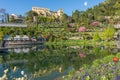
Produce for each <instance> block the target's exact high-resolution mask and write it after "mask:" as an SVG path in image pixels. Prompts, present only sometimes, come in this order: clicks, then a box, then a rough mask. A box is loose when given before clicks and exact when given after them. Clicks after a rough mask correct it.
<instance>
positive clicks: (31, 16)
mask: <svg viewBox="0 0 120 80" xmlns="http://www.w3.org/2000/svg"><path fill="white" fill-rule="evenodd" d="M26 15H27V17H26V21H27V22H28V23H31V22H36V21H37V17H38V14H37V13H36V12H35V11H32V10H30V11H28V12H27V13H26Z"/></svg>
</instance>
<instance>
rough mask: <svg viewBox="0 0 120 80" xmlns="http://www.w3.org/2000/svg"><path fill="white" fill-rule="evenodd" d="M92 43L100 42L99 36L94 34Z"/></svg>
mask: <svg viewBox="0 0 120 80" xmlns="http://www.w3.org/2000/svg"><path fill="white" fill-rule="evenodd" d="M93 39H94V41H100V36H99V34H98V33H96V34H94V36H93Z"/></svg>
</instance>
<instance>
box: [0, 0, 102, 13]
mask: <svg viewBox="0 0 120 80" xmlns="http://www.w3.org/2000/svg"><path fill="white" fill-rule="evenodd" d="M103 1H104V0H0V8H4V9H6V12H7V13H9V14H12V13H14V14H17V15H25V13H26V12H28V11H29V10H31V9H32V7H33V6H37V7H43V8H49V9H50V10H51V11H57V10H59V9H63V10H64V12H65V13H66V14H68V15H71V14H72V12H74V11H75V10H80V11H81V10H84V11H85V10H86V9H87V8H91V7H93V6H94V5H98V4H99V3H101V2H103Z"/></svg>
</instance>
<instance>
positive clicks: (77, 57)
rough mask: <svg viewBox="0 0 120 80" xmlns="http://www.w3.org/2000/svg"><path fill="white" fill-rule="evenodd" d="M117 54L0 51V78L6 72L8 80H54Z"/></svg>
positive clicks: (53, 48)
mask: <svg viewBox="0 0 120 80" xmlns="http://www.w3.org/2000/svg"><path fill="white" fill-rule="evenodd" d="M119 51H120V50H119V49H118V48H115V47H110V46H102V45H101V46H98V45H93V46H84V45H82V46H77V45H76V46H67V45H19V46H9V48H8V49H6V50H4V51H0V52H1V53H0V76H2V75H3V74H4V70H6V69H8V70H9V71H8V74H7V76H8V78H9V79H11V80H12V79H13V78H14V77H15V78H19V77H22V74H21V72H24V74H26V75H27V76H29V77H31V80H33V79H34V80H57V78H59V77H61V76H63V75H67V74H68V73H69V71H70V70H71V69H73V68H74V69H75V70H78V69H79V68H80V67H82V66H83V65H84V64H88V65H91V64H92V62H93V61H94V60H96V59H102V58H104V57H105V56H108V55H111V54H113V55H115V54H116V53H117V52H119Z"/></svg>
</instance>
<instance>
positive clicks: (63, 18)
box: [62, 14, 68, 22]
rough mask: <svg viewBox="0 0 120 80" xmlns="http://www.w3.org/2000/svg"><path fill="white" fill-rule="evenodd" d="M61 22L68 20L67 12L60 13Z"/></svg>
mask: <svg viewBox="0 0 120 80" xmlns="http://www.w3.org/2000/svg"><path fill="white" fill-rule="evenodd" d="M62 22H68V15H67V14H63V15H62Z"/></svg>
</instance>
